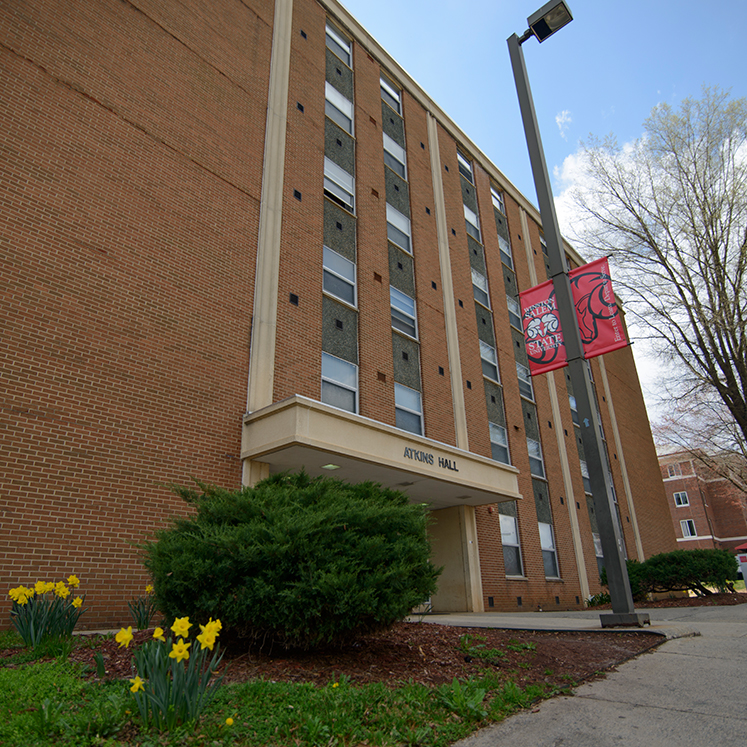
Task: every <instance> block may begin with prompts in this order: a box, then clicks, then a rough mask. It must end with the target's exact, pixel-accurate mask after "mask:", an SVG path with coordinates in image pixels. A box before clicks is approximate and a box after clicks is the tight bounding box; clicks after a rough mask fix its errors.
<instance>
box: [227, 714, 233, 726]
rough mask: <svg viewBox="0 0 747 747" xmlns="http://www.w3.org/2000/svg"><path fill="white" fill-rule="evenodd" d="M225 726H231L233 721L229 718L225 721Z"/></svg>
mask: <svg viewBox="0 0 747 747" xmlns="http://www.w3.org/2000/svg"><path fill="white" fill-rule="evenodd" d="M226 726H233V719H232V718H231V717H230V716H229V717H228V718H227V719H226Z"/></svg>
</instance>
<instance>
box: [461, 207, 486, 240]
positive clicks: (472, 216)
mask: <svg viewBox="0 0 747 747" xmlns="http://www.w3.org/2000/svg"><path fill="white" fill-rule="evenodd" d="M464 223H465V225H466V227H467V233H468V234H469V235H470V236H471V237H472V238H473V239H476V240H477V241H482V235H481V234H480V219H479V218H478V217H477V213H474V212H473V211H472V210H470V209H469V208H468V207H467V206H466V205H464Z"/></svg>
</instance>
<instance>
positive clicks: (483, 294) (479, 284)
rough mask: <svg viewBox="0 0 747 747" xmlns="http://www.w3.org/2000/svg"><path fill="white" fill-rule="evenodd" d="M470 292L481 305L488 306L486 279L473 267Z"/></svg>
mask: <svg viewBox="0 0 747 747" xmlns="http://www.w3.org/2000/svg"><path fill="white" fill-rule="evenodd" d="M472 293H473V294H474V296H475V301H479V302H480V303H481V304H482V305H483V306H486V307H487V308H490V297H489V296H488V279H487V278H486V277H485V275H483V274H482V273H480V272H478V271H477V270H476V269H475V268H474V267H473V268H472Z"/></svg>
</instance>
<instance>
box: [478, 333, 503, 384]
mask: <svg viewBox="0 0 747 747" xmlns="http://www.w3.org/2000/svg"><path fill="white" fill-rule="evenodd" d="M480 358H482V372H483V374H485V376H487V377H488V378H490V379H493V380H494V381H497V382H498V383H500V381H501V380H500V377H499V376H498V356H497V355H496V352H495V348H494V347H492V345H488V343H487V342H483V341H482V340H480Z"/></svg>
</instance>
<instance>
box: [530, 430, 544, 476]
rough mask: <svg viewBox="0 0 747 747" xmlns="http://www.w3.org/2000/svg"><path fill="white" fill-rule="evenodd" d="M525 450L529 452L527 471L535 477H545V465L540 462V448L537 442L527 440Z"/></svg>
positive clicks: (531, 439)
mask: <svg viewBox="0 0 747 747" xmlns="http://www.w3.org/2000/svg"><path fill="white" fill-rule="evenodd" d="M527 450H528V451H529V471H530V472H531V473H532V474H533V475H534V476H535V477H542V478H544V476H545V463H544V462H543V461H542V446H541V445H540V442H539V441H535V440H534V439H533V438H527Z"/></svg>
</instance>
